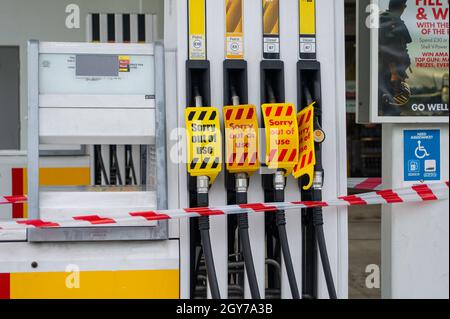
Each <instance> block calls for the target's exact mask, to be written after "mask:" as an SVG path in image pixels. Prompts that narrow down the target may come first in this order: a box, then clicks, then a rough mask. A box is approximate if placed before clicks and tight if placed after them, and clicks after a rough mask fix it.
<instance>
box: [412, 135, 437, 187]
mask: <svg viewBox="0 0 450 319" xmlns="http://www.w3.org/2000/svg"><path fill="white" fill-rule="evenodd" d="M403 137H404V139H403V141H404V153H403V154H404V175H405V181H437V180H440V179H441V131H440V130H405V131H404V132H403Z"/></svg>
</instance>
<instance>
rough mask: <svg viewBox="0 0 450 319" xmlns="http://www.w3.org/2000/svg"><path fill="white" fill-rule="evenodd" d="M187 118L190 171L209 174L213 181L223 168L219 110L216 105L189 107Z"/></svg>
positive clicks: (204, 174)
mask: <svg viewBox="0 0 450 319" xmlns="http://www.w3.org/2000/svg"><path fill="white" fill-rule="evenodd" d="M185 118H186V131H187V132H186V133H187V159H188V161H187V163H188V172H189V174H190V175H191V176H208V177H209V178H210V183H213V182H214V180H215V179H216V177H217V175H218V174H219V173H220V171H221V170H222V166H221V164H222V139H221V132H220V122H219V111H218V109H217V108H215V107H188V108H186V111H185Z"/></svg>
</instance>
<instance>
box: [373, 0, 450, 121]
mask: <svg viewBox="0 0 450 319" xmlns="http://www.w3.org/2000/svg"><path fill="white" fill-rule="evenodd" d="M378 5H379V10H380V11H379V12H380V19H379V33H378V44H379V45H378V58H379V59H378V67H379V69H378V70H379V71H378V72H379V73H378V116H380V117H385V116H391V117H392V116H394V117H395V116H398V117H434V116H448V115H449V112H448V100H449V70H448V68H449V62H448V59H449V12H448V11H449V1H448V0H379V1H378Z"/></svg>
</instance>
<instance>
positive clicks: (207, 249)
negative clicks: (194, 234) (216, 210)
mask: <svg viewBox="0 0 450 319" xmlns="http://www.w3.org/2000/svg"><path fill="white" fill-rule="evenodd" d="M198 224H199V229H200V236H201V240H202V246H203V252H204V255H205V264H206V273H207V276H208V282H209V287H210V289H211V297H212V299H221V298H220V290H219V283H218V281H217V274H216V267H215V265H214V258H213V252H212V246H211V237H210V235H209V228H210V226H209V217H208V216H202V217H199V221H198Z"/></svg>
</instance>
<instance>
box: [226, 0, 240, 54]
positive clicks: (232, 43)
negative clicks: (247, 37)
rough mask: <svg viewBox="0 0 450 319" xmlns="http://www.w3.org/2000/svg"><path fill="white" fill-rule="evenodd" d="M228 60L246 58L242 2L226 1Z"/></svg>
mask: <svg viewBox="0 0 450 319" xmlns="http://www.w3.org/2000/svg"><path fill="white" fill-rule="evenodd" d="M225 10H226V35H225V38H226V41H225V45H226V48H225V51H226V57H227V59H243V58H244V33H243V30H242V24H243V16H242V0H225Z"/></svg>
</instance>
